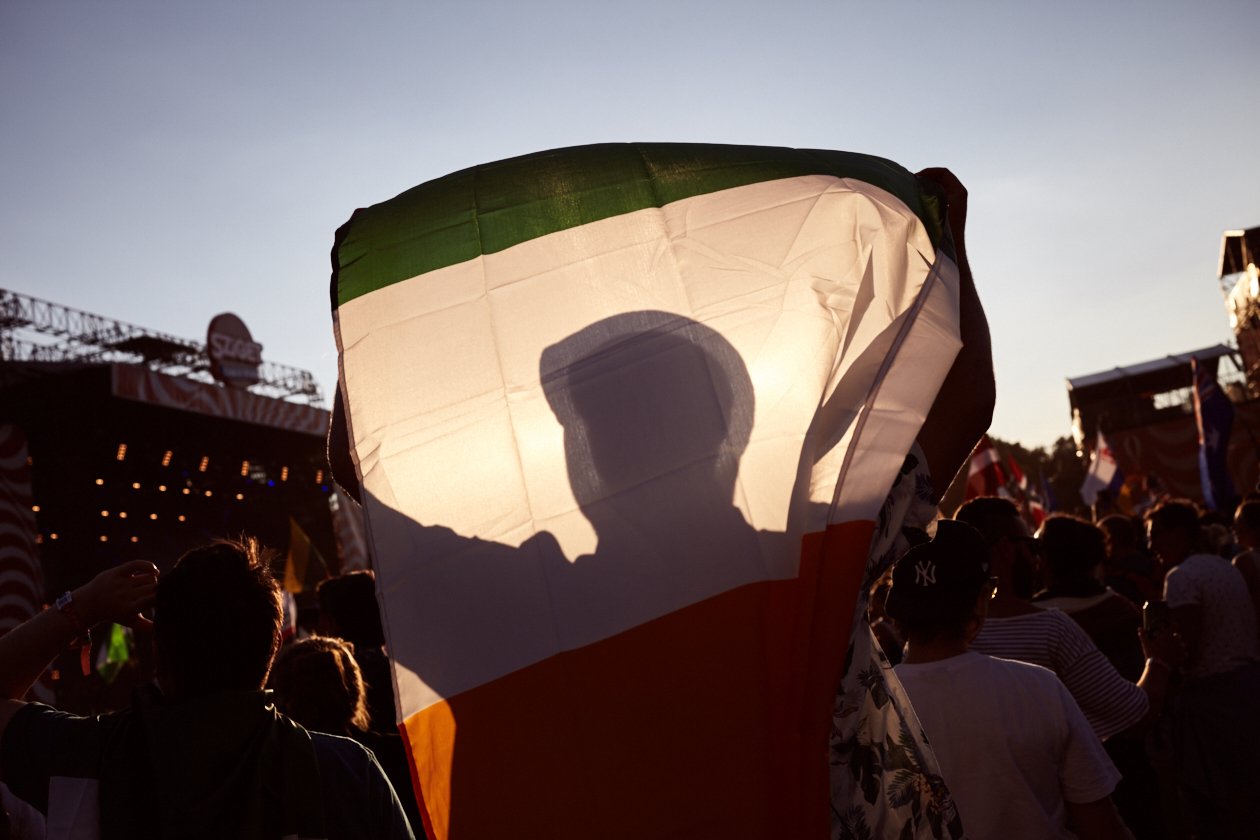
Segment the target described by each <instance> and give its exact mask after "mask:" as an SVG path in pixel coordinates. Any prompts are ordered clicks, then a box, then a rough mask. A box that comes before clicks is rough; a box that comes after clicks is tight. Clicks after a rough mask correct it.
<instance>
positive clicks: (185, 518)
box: [179, 513, 188, 522]
mask: <svg viewBox="0 0 1260 840" xmlns="http://www.w3.org/2000/svg"><path fill="white" fill-rule="evenodd" d="M187 519H188V517H187V516H184V514H182V513H181V514H180V515H179V521H180V522H184V521H185V520H187Z"/></svg>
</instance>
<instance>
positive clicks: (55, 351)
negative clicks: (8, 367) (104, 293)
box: [0, 289, 324, 406]
mask: <svg viewBox="0 0 1260 840" xmlns="http://www.w3.org/2000/svg"><path fill="white" fill-rule="evenodd" d="M0 361H6V362H17V361H25V362H63V363H64V362H76V363H81V364H104V363H122V364H140V365H145V366H146V367H148V368H149V369H150V370H154V371H157V372H159V373H165V374H168V375H170V376H180V377H184V378H186V379H192V380H195V381H198V382H213V381H214V379H213V377H211V375H210V357H209V355H208V354H207V352H206V346H205V345H204V344H201V343H199V342H196V341H192V340H190V339H187V338H180V337H178V336H174V335H169V334H167V333H161V332H158V331H156V330H150V329H146V328H144V327H139V326H136V325H135V324H128V323H126V322H125V321H118V320H115V319H113V318H106V317H104V316H102V315H94V314H93V313H91V312H84V311H82V310H80V309H72V308H70V307H68V306H62V305H61V304H58V303H51V302H49V301H46V300H40V299H39V298H35V297H31V296H30V295H23V294H19V293H17V292H11V291H9V290H7V289H0ZM249 390H250V391H251V392H253V393H256V394H259V395H262V396H268V397H273V398H275V399H282V400H290V401H293V402H302V403H306V404H308V405H313V406H322V405H323V402H324V398H323V394H321V393H320V389H319V385H318V384H317V383H316V382H315V377H313V376H312V375H311V374H310V372H309V371H305V370H301V369H300V368H294V367H288V366H287V365H279V364H275V363H274V362H263V364H262V366H261V368H260V369H259V381H258V383H257V384H256V385H253V386H251V387H250V389H249Z"/></svg>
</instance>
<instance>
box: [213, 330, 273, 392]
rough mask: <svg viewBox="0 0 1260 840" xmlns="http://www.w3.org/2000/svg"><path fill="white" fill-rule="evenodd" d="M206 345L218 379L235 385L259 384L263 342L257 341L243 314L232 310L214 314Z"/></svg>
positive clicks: (242, 386) (214, 374) (236, 386)
mask: <svg viewBox="0 0 1260 840" xmlns="http://www.w3.org/2000/svg"><path fill="white" fill-rule="evenodd" d="M206 349H207V350H208V351H209V353H210V373H211V375H213V376H214V378H215V379H217V380H219V381H220V382H222V383H223V384H224V385H231V386H233V387H234V388H248V387H249V386H250V385H256V384H258V378H259V376H258V370H259V368H260V367H261V366H262V345H261V344H259V343H258V342H256V341H254V337H253V336H251V335H250V334H249V328H248V327H246V326H245V322H244V321H242V320H241V319H240V318H238V317H237V316H235V315H233V314H232V313H231V312H224V313H223V314H221V315H216V316H214V318H213V319H212V320H211V321H210V329H209V330H208V332H207V334H206Z"/></svg>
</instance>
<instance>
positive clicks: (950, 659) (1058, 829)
mask: <svg viewBox="0 0 1260 840" xmlns="http://www.w3.org/2000/svg"><path fill="white" fill-rule="evenodd" d="M988 553H989V551H988V546H987V545H986V544H985V542H984V540H983V539H982V538H981V536H980V535H979V534H978V533H977V532H976V531H975V529H973V528H971V527H970V526H969V525H966V524H964V523H961V522H953V521H949V520H944V521H941V522H940V523H939V524H938V527H937V532H936V537H935V538H934V539H933V540H932V541H931V542H929V543H927V544H925V545H920V546H916V547H915V548H912V549H910V551H908V552H906V554H905V555H904V556H903V557H902V558H901V559H900V560H898V561H897V565H896V566H895V567H894V568H893V580H892V589H891V591H890V592H889V594H888V603H887V610H888V614H889V615H890V616H891V617H892V619H893V621H895V622H896V623H897V626H898V628H899V629H900V631H901V632H902V634H903V635H904V636H905V638H906V655H905V659H904V660H902V662H901V664H900V665H898V666H897V667H896V674H897V676H898V677H899V678H900V680H901V683H902V686H903V687H904V688H905V690H906V694H907V695H909V697H910V702H911V704H912V705H913V706H914V709H915V712H916V714H917V715H918V718H919V721H920V723H922V725H923V730H924V733H925V734H926V735H927V738H928V741H929V743H931V745H932V750H933V752H934V753H935V754H936V757H937V760H938V761H939V762H940V767H941V775H942V777H943V778H944V780H945V784H946V785H947V786H948V787H949V790H950V793H951V794H952V796H953V799H954V803H955V804H956V805H957V808H958V815H959V816H960V817H961V818H962V826H963V828H964V829H965V830H966V832H967V836H968V837H972V838H976V840H987V838H1007V837H1062V836H1066V834H1065V832H1066V831H1067V830H1068V829H1071V830H1072V831H1073V832H1075V834H1076V836H1078V837H1081V838H1097V840H1103V838H1106V840H1114V838H1123V837H1126V836H1129V833H1128V831H1127V830H1126V828H1125V826H1124V824H1123V823H1122V822H1121V821H1120V818H1119V816H1118V815H1117V814H1116V810H1115V807H1114V806H1113V805H1112V802H1111V798H1110V794H1111V791H1112V789H1113V788H1114V787H1115V785H1116V782H1117V781H1118V779H1119V777H1120V774H1119V773H1117V772H1116V769H1115V767H1113V766H1112V764H1111V760H1110V759H1108V758H1107V754H1106V752H1105V751H1104V750H1103V746H1102V743H1101V742H1100V741H1099V740H1098V737H1097V736H1096V735H1095V734H1094V732H1093V730H1092V729H1091V728H1090V726H1089V723H1088V722H1087V721H1086V720H1085V717H1084V715H1083V714H1081V710H1080V709H1079V708H1078V707H1077V705H1076V701H1074V700H1073V699H1072V695H1071V694H1069V693H1068V691H1067V689H1066V688H1065V687H1064V686H1063V684H1062V683H1061V682H1060V681H1059V680H1058V678H1057V677H1055V675H1054V674H1053V673H1051V672H1050V671H1048V670H1046V669H1045V668H1041V667H1038V666H1036V665H1029V664H1026V663H1023V662H1013V661H1009V660H1003V659H994V658H992V657H989V656H984V655H982V654H979V653H976V652H974V651H972V650H969V648H970V645H971V642H972V640H973V639H974V638H975V637H976V634H977V633H978V632H979V631H980V628H981V627H982V626H983V625H984V621H985V616H986V614H987V611H988V606H989V600H990V598H991V597H992V595H993V593H994V591H995V590H996V588H997V586H998V582H997V581H996V580H994V579H993V578H991V577H990V575H989V571H990V570H989V567H988V562H987V559H988Z"/></svg>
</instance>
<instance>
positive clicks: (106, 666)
mask: <svg viewBox="0 0 1260 840" xmlns="http://www.w3.org/2000/svg"><path fill="white" fill-rule="evenodd" d="M135 653H136V645H135V640H134V637H133V636H132V632H131V628H130V627H127V626H125V625H122V624H111V625H110V626H109V636H108V637H107V638H106V640H105V644H103V645H101V648H100V650H99V651H98V652H97V654H96V673H98V674H100V675H101V677H102V678H103V679H104V680H105V682H107V683H112V682H113V681H114V680H115V679H116V678H117V677H118V672H119V671H121V670H122V669H123V666H124V665H126V664H127V663H128V662H130V661H131V660H132V658H133V657H134V656H135Z"/></svg>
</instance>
